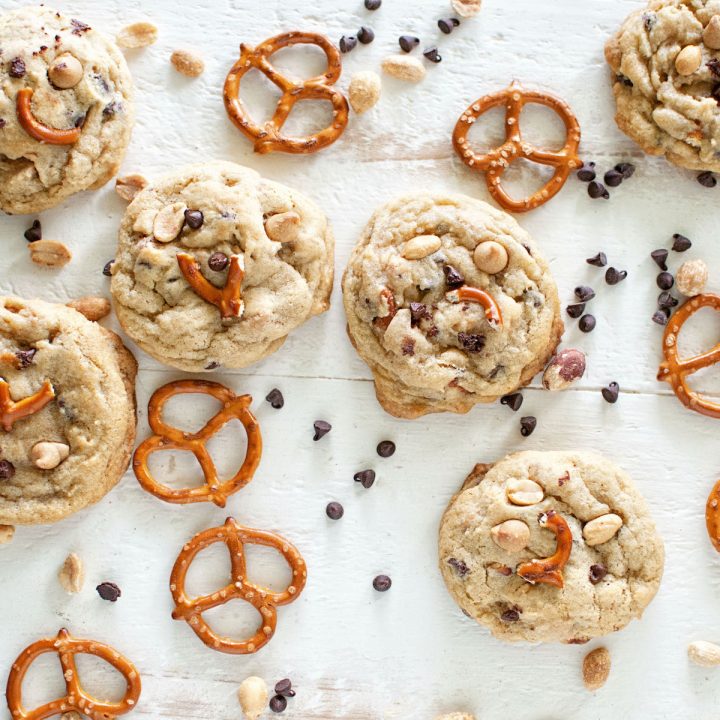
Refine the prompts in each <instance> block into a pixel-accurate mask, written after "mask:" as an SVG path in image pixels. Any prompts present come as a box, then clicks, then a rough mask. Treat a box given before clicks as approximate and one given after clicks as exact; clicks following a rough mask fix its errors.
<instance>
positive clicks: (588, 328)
mask: <svg viewBox="0 0 720 720" xmlns="http://www.w3.org/2000/svg"><path fill="white" fill-rule="evenodd" d="M595 325H596V321H595V316H594V315H583V316H582V317H581V318H580V320H579V321H578V327H579V328H580V329H581V330H582V331H583V332H584V333H589V332H592V331H593V330H594V329H595Z"/></svg>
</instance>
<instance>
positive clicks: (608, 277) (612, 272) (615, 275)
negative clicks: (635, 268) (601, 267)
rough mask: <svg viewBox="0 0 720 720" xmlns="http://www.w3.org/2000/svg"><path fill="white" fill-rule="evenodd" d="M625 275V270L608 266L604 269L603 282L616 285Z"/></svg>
mask: <svg viewBox="0 0 720 720" xmlns="http://www.w3.org/2000/svg"><path fill="white" fill-rule="evenodd" d="M626 277H627V270H617V269H616V268H614V267H609V268H608V269H607V270H606V271H605V282H606V283H607V284H608V285H617V284H618V283H619V282H622V281H623V280H624V279H625V278H626Z"/></svg>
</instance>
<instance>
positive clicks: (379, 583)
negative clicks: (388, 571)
mask: <svg viewBox="0 0 720 720" xmlns="http://www.w3.org/2000/svg"><path fill="white" fill-rule="evenodd" d="M391 585H392V580H391V579H390V578H389V577H388V576H387V575H378V576H377V577H376V578H375V579H374V580H373V587H374V588H375V589H376V590H377V591H378V592H387V591H388V590H389V589H390V586H391Z"/></svg>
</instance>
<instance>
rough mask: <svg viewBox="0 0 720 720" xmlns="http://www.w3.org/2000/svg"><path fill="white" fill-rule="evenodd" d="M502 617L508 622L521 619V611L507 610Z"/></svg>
mask: <svg viewBox="0 0 720 720" xmlns="http://www.w3.org/2000/svg"><path fill="white" fill-rule="evenodd" d="M500 619H501V620H502V621H503V622H506V623H514V622H517V621H518V620H519V619H520V613H519V612H518V611H517V610H506V611H505V612H504V613H503V614H502V615H501V616H500Z"/></svg>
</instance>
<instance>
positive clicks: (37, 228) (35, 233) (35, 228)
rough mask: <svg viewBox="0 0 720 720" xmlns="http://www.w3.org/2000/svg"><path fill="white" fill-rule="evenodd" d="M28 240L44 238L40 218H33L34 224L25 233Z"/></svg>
mask: <svg viewBox="0 0 720 720" xmlns="http://www.w3.org/2000/svg"><path fill="white" fill-rule="evenodd" d="M23 236H24V237H25V239H26V240H27V241H28V242H31V243H32V242H37V241H38V240H42V225H40V221H39V220H33V224H32V225H31V226H30V227H29V228H28V229H27V230H26V231H25V232H24V233H23Z"/></svg>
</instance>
